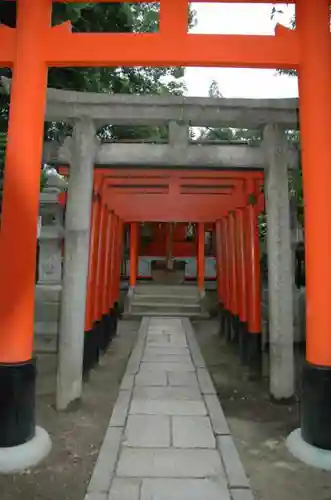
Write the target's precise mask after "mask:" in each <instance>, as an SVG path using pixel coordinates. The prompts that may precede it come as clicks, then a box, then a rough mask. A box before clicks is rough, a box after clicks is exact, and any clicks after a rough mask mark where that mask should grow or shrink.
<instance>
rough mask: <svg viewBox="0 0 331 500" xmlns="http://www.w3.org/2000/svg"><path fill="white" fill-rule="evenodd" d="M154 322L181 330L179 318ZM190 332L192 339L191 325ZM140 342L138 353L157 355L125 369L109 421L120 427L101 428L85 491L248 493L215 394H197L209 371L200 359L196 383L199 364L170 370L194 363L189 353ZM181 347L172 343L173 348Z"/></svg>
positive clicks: (210, 499) (112, 499) (135, 497)
mask: <svg viewBox="0 0 331 500" xmlns="http://www.w3.org/2000/svg"><path fill="white" fill-rule="evenodd" d="M152 322H154V323H155V324H154V325H152V327H153V328H154V329H156V326H155V325H156V324H157V325H160V326H162V325H163V326H164V328H162V329H161V330H162V332H163V331H167V332H170V333H171V331H172V330H171V329H172V326H171V325H175V327H174V330H176V331H177V329H178V332H179V333H180V331H182V330H180V329H179V326H178V325H179V324H182V323H181V321H179V323H178V322H177V320H176V321H174V320H172V321H168V319H161V318H158V319H157V320H154V319H152V320H151V323H152ZM161 335H164V333H161ZM171 335H172V334H171ZM189 335H190V336H191V337H192V338H191V343H192V345H193V343H194V342H193V340H194V333H193V330H192V331H191V332H190V334H189ZM147 338H148V331H147ZM137 345H139V349H140V351H141V352H142V351H143V358H145V356H146V352H149V355H151V354H150V353H151V352H154V354H153V356H155V351H156V352H157V355H156V356H155V357H156V358H157V356H160V357H161V360H159V359H155V361H154V360H153V361H150V362H149V361H147V362H145V361H143V362H142V363H141V365H140V371H139V373H138V374H137V375H135V376H134V375H132V374H129V373H128V372H126V375H125V376H124V378H123V381H122V385H121V387H122V388H123V387H124V388H125V387H128V388H129V390H123V389H122V390H121V391H120V394H119V397H118V401H117V403H116V405H115V408H114V413H113V416H112V419H111V423H110V425H115V427H109V429H108V430H109V431H113V432H115V433H117V434H109V433H107V435H106V438H105V441H104V443H103V445H102V449H101V452H100V456H99V458H98V462H97V466H96V469H95V471H94V474H93V477H92V481H91V484H90V487H89V492H91V493H95V494H96V493H100V494H102V495H104V494H107V492H109V489H110V492H109V497H107V500H234V499H235V500H252V498H251V497H250V496H247V495H248V494H250V490H249V488H248V481H247V478H246V476H245V473H244V471H243V468H242V465H241V463H240V459H239V456H238V454H237V451H236V449H235V447H234V443H233V441H232V439H231V437H230V436H228V434H229V428H228V426H227V423H226V420H225V417H224V414H223V411H222V408H221V406H220V403H219V401H218V399H217V396H216V395H215V394H213V393H212V394H209V393H208V394H207V393H206V394H204V395H203V394H202V389H203V390H204V391H206V392H209V391H211V388H210V386H211V385H212V382H211V379H210V377H209V373H208V371H207V370H206V369H205V368H198V367H197V368H198V370H197V371H198V373H199V379H200V385H201V387H200V385H199V384H198V378H197V373H196V372H193V371H192V372H191V371H189V372H188V371H184V372H181V371H171V370H169V368H170V367H173V366H176V369H177V365H178V366H179V365H180V364H182V367H183V366H184V367H185V366H186V365H188V364H190V366H192V363H191V361H190V362H189V363H188V362H187V358H186V360H184V361H183V360H182V359H180V357H178V359H180V362H178V359H177V361H173V360H171V362H170V361H169V360H168V359H164V354H163V350H164V349H163V348H160V347H157V348H150V347H146V346H147V344H145V343H144V344H142V341H141V339H139V340H138V343H137ZM165 349H166V350H167V349H168V347H166V348H165ZM198 349H199V347H198V346H197V350H196V352H198ZM182 350H183V349H182V347H175V348H173V347H172V348H171V353H170V356H171V357H172V358H173V357H176V356H175V354H174V353H175V352H181V351H182ZM137 351H138V349H135V350H134V351H133V355H134V356H136V353H137ZM187 354H188V349H187V348H185V356H186V357H187ZM181 355H183V354H181ZM198 357H199V356H198ZM200 361H201V360H200ZM199 364H200V365H201V364H202V363H199ZM208 412H209V415H208ZM117 425H118V426H119V427H116V426H117ZM215 435H216V436H217V438H216V436H215ZM225 438H227V439H225ZM217 439H218V442H217ZM99 462H100V463H99ZM115 464H116V465H115ZM223 464H225V466H224V465H223ZM224 467H226V471H225V469H224ZM226 472H227V474H226ZM243 486H245V488H243ZM231 487H232V488H233V489H231ZM240 495H242V496H240ZM245 495H246V496H245ZM88 500H106V499H105V498H103V497H102V496H101V497H100V499H99V498H98V497H96V498H95V499H94V498H93V497H91V499H88Z"/></svg>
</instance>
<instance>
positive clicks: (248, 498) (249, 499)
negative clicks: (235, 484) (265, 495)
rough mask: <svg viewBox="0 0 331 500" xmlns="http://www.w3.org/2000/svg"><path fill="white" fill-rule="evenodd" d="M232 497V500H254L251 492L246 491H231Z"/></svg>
mask: <svg viewBox="0 0 331 500" xmlns="http://www.w3.org/2000/svg"><path fill="white" fill-rule="evenodd" d="M231 496H232V500H254V496H253V493H252V492H251V490H246V489H243V490H242V489H238V490H231Z"/></svg>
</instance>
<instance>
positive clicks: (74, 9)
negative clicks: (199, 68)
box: [0, 0, 195, 139]
mask: <svg viewBox="0 0 331 500" xmlns="http://www.w3.org/2000/svg"><path fill="white" fill-rule="evenodd" d="M66 20H70V21H71V22H72V27H73V31H75V32H100V33H101V32H120V33H129V32H146V31H147V32H156V31H157V30H158V25H159V4H158V3H149V4H145V3H139V4H128V3H112V4H106V3H103V4H87V3H81V4H72V3H69V4H66V3H56V4H54V8H53V20H52V22H53V24H54V25H56V24H59V23H61V22H63V21H66ZM0 22H3V23H5V24H8V25H9V26H15V23H16V12H15V2H11V3H10V9H9V10H8V2H7V0H0ZM194 22H195V17H194V12H193V10H191V11H190V26H192V24H193V23H194ZM2 74H6V75H8V76H10V72H9V71H8V70H7V71H6V72H5V73H3V72H2ZM183 77H184V69H183V68H140V67H139V68H138V67H136V68H50V70H49V86H51V87H54V88H58V89H69V90H78V91H88V92H109V93H132V94H148V93H151V94H163V93H167V94H176V95H181V94H183V93H184V91H185V85H184V79H183ZM2 101H3V102H2V103H1V104H2V105H1V104H0V120H1V119H2V122H3V123H2V124H0V130H1V127H2V129H4V128H5V127H6V120H7V111H8V102H6V96H4V97H2ZM1 110H2V111H1ZM69 133H70V127H68V126H66V125H65V124H64V123H59V124H47V126H46V128H45V137H46V138H47V139H62V138H63V136H65V135H67V134H69ZM166 133H167V132H166V129H165V128H164V127H160V128H158V127H156V128H150V127H132V128H130V127H112V128H111V127H106V128H105V129H103V130H102V131H100V134H101V137H104V138H110V137H114V138H121V139H124V138H130V139H133V138H142V139H144V138H149V137H156V138H157V137H164V136H165V135H166Z"/></svg>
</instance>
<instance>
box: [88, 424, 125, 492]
mask: <svg viewBox="0 0 331 500" xmlns="http://www.w3.org/2000/svg"><path fill="white" fill-rule="evenodd" d="M121 439H122V429H120V428H114V427H109V428H108V430H107V433H106V436H105V439H104V441H103V443H102V446H101V449H100V453H99V456H98V460H97V463H96V465H95V467H94V470H93V474H92V477H91V481H90V484H89V486H88V490H87V491H88V493H105V492H108V491H109V488H110V483H111V480H112V477H113V473H114V469H115V464H116V461H117V457H118V452H119V449H120V444H121Z"/></svg>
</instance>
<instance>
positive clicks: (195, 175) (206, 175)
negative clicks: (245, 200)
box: [59, 166, 264, 183]
mask: <svg viewBox="0 0 331 500" xmlns="http://www.w3.org/2000/svg"><path fill="white" fill-rule="evenodd" d="M59 172H60V173H61V174H62V175H68V174H69V167H67V166H63V167H62V166H61V167H59ZM99 176H100V177H101V178H107V179H108V178H110V179H111V178H117V179H121V181H122V180H123V181H124V179H134V178H138V177H139V178H144V180H146V179H148V178H153V179H155V178H159V179H161V178H169V179H174V178H176V179H179V181H180V182H186V183H187V182H188V181H189V182H191V181H192V182H195V181H197V182H198V181H204V180H211V179H212V180H214V179H215V180H217V181H219V180H224V181H229V180H256V181H257V180H263V179H264V173H263V172H262V171H252V170H249V171H247V170H245V171H244V170H239V171H234V170H217V171H214V170H199V171H195V170H185V171H183V170H168V169H160V170H159V169H158V170H154V171H153V169H150V168H149V169H148V168H146V169H132V170H131V169H128V170H126V169H125V170H124V169H116V168H114V169H109V168H96V169H95V170H94V178H95V179H96V178H98V177H99ZM117 176H118V177H117Z"/></svg>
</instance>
